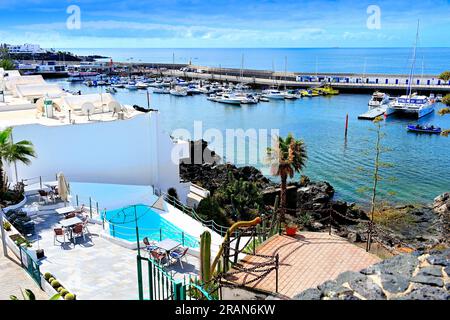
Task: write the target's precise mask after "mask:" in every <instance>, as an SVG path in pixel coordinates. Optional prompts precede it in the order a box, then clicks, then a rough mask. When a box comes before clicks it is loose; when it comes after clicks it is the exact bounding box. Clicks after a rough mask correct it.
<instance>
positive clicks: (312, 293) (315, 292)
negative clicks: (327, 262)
mask: <svg viewBox="0 0 450 320" xmlns="http://www.w3.org/2000/svg"><path fill="white" fill-rule="evenodd" d="M321 296H322V293H321V292H320V290H319V289H317V288H311V289H307V290H305V291H303V292H302V293H299V294H297V295H296V296H294V300H320V298H321Z"/></svg>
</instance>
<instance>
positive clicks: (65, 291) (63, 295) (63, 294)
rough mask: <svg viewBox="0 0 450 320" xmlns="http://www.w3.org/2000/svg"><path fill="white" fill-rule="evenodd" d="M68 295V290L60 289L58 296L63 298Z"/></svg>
mask: <svg viewBox="0 0 450 320" xmlns="http://www.w3.org/2000/svg"><path fill="white" fill-rule="evenodd" d="M68 293H69V290H67V289H62V290H61V292H60V293H59V294H60V295H61V297H65V296H66V294H68Z"/></svg>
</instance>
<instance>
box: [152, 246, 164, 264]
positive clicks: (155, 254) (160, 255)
mask: <svg viewBox="0 0 450 320" xmlns="http://www.w3.org/2000/svg"><path fill="white" fill-rule="evenodd" d="M149 253H150V255H151V256H152V258H153V259H155V260H156V261H157V262H158V264H160V265H162V261H163V260H164V259H165V258H166V257H167V254H166V253H165V252H164V251H161V250H159V249H156V250H153V251H149Z"/></svg>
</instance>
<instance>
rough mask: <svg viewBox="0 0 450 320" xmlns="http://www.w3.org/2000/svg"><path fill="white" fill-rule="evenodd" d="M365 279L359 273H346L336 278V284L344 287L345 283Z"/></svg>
mask: <svg viewBox="0 0 450 320" xmlns="http://www.w3.org/2000/svg"><path fill="white" fill-rule="evenodd" d="M365 278H366V277H365V276H364V275H362V274H361V273H359V272H354V271H346V272H343V273H341V274H340V275H339V276H338V277H337V278H336V284H338V285H343V284H344V283H348V282H350V281H355V280H360V279H365Z"/></svg>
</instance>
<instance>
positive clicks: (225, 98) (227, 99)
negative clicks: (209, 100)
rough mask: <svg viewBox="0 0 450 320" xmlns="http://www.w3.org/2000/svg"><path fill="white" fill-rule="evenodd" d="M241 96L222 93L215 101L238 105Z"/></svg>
mask: <svg viewBox="0 0 450 320" xmlns="http://www.w3.org/2000/svg"><path fill="white" fill-rule="evenodd" d="M242 100H243V98H242V97H238V96H235V95H233V94H228V93H226V94H223V95H222V97H221V98H219V99H217V102H220V103H225V104H231V105H240V104H241V102H242Z"/></svg>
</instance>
